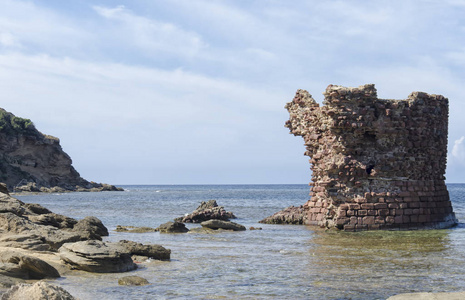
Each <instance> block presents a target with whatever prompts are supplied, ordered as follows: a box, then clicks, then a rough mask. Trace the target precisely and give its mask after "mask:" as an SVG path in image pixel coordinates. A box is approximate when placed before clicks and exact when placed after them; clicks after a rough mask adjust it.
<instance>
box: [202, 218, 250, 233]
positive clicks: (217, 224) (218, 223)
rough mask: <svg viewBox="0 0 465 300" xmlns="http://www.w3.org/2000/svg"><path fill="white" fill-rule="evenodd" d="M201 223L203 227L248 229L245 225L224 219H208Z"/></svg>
mask: <svg viewBox="0 0 465 300" xmlns="http://www.w3.org/2000/svg"><path fill="white" fill-rule="evenodd" d="M200 225H202V227H207V228H210V229H225V230H233V231H244V230H246V228H245V226H242V225H240V224H237V223H234V222H230V221H223V220H208V221H205V222H202V223H200Z"/></svg>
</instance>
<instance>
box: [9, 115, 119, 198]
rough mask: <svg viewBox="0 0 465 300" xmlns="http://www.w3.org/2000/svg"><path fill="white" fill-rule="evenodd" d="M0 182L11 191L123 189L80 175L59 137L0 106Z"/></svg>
mask: <svg viewBox="0 0 465 300" xmlns="http://www.w3.org/2000/svg"><path fill="white" fill-rule="evenodd" d="M0 182H4V183H6V185H7V186H8V189H9V190H10V191H13V192H65V191H117V190H122V189H120V188H117V187H115V186H113V185H109V184H101V183H95V182H89V181H87V180H85V179H84V178H82V177H81V176H80V175H79V173H78V172H77V171H76V170H75V169H74V167H73V166H72V161H71V158H70V157H69V155H68V154H66V153H65V152H64V151H63V149H62V148H61V146H60V140H59V139H58V138H56V137H53V136H50V135H45V134H42V133H41V132H40V131H38V130H37V129H36V128H35V126H34V124H33V123H32V121H31V120H29V119H24V118H20V117H16V116H15V115H13V114H12V113H10V112H7V111H6V110H4V109H1V108H0Z"/></svg>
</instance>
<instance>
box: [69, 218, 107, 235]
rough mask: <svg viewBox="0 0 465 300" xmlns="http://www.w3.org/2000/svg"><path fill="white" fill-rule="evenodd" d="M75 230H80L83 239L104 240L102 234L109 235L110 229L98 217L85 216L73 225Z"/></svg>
mask: <svg viewBox="0 0 465 300" xmlns="http://www.w3.org/2000/svg"><path fill="white" fill-rule="evenodd" d="M73 231H74V232H79V233H80V234H81V236H82V237H83V239H90V240H102V236H108V229H107V228H106V227H105V225H103V223H102V221H100V220H99V219H98V218H96V217H85V218H84V219H82V220H80V221H78V222H77V223H76V225H74V227H73Z"/></svg>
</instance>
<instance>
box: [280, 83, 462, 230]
mask: <svg viewBox="0 0 465 300" xmlns="http://www.w3.org/2000/svg"><path fill="white" fill-rule="evenodd" d="M324 96H325V99H324V102H323V104H324V105H323V106H321V107H320V106H319V104H318V103H317V102H316V101H315V100H314V99H313V98H312V96H311V95H310V94H309V93H308V92H307V91H304V90H298V91H297V93H296V95H295V97H294V99H293V100H292V102H290V103H288V104H287V105H286V108H287V110H288V111H289V113H290V119H289V121H287V122H286V127H288V128H289V129H290V131H291V133H292V134H294V135H296V136H302V137H303V139H304V141H305V146H306V148H307V151H306V152H305V155H308V156H310V158H311V160H310V163H311V165H312V166H311V169H312V171H313V174H312V183H310V185H311V186H312V187H311V193H310V195H311V199H310V200H309V201H308V202H307V203H306V204H305V205H304V206H303V207H301V210H302V211H304V216H303V223H306V224H311V225H320V226H326V227H337V228H340V229H344V230H346V231H357V230H374V229H421V228H446V227H450V226H453V225H454V224H456V222H457V220H456V219H455V215H454V213H453V211H452V206H451V202H450V199H449V194H448V191H447V187H446V185H445V182H444V180H445V177H444V174H445V169H446V158H447V133H448V99H447V98H445V97H443V96H440V95H429V94H426V93H422V92H413V93H411V94H410V95H409V96H408V98H407V99H405V100H384V99H378V98H377V93H376V89H375V87H374V85H373V84H367V85H364V86H360V87H358V88H346V87H341V86H335V85H329V86H328V88H327V89H326V91H325V93H324Z"/></svg>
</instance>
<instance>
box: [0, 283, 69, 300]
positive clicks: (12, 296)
mask: <svg viewBox="0 0 465 300" xmlns="http://www.w3.org/2000/svg"><path fill="white" fill-rule="evenodd" d="M24 299H28V300H43V299H47V300H75V299H76V298H74V297H73V296H72V295H71V294H70V293H68V292H67V291H66V290H65V289H63V288H62V287H59V286H56V285H53V284H50V283H47V282H44V281H39V282H36V283H34V284H32V285H31V284H17V285H15V286H13V287H11V288H10V289H9V290H8V291H7V292H6V293H5V294H3V295H2V300H24Z"/></svg>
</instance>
